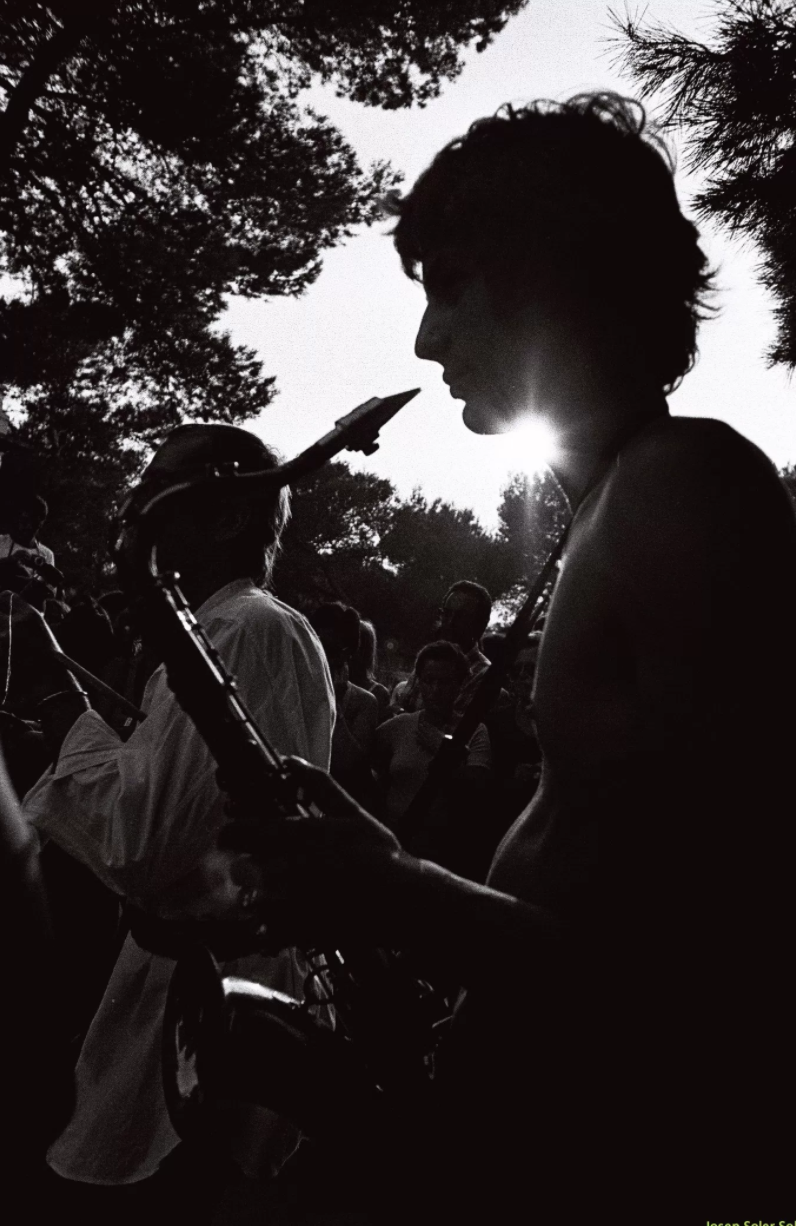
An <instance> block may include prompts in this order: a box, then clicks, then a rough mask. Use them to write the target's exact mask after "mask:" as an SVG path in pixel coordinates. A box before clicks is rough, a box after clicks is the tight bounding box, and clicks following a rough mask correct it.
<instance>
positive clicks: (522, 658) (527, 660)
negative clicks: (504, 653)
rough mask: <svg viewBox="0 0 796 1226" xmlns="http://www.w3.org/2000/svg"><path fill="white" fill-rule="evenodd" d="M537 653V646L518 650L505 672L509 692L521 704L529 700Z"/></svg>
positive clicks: (525, 703)
mask: <svg viewBox="0 0 796 1226" xmlns="http://www.w3.org/2000/svg"><path fill="white" fill-rule="evenodd" d="M538 654H539V649H538V646H536V645H534V646H533V647H524V648H523V649H522V651H520V652H518V654H517V657H516V659H515V660H514V663H513V664H512V666H511V668H510V669H509V671H508V673H507V674H506V686H507V688H508V690H509V693H510V694H511V696H512V697H513V698H514V699H515V701H516V702H517V703H519V704H521V705H528V704H529V703H530V701H531V691H532V689H533V679H534V676H535V675H536V659H537V656H538Z"/></svg>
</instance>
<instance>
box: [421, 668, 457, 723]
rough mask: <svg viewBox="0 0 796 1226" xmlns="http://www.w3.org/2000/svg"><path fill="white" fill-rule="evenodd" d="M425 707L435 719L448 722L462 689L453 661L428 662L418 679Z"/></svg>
mask: <svg viewBox="0 0 796 1226" xmlns="http://www.w3.org/2000/svg"><path fill="white" fill-rule="evenodd" d="M417 680H418V684H419V686H420V693H421V695H422V697H423V706H424V707H425V709H426V711H428V713H429V715H430V716H431V717H432V718H433V719H439V720H441V721H447V720H449V719H450V717H451V715H452V714H453V704H454V703H455V701H456V697H457V695H458V693H459V690H460V689H461V681H460V679H459V670H458V669H457V667H456V664H455V663H454V662H453V660H426V661H425V662H424V664H423V667H422V668H421V670H420V672H419V674H418V677H417Z"/></svg>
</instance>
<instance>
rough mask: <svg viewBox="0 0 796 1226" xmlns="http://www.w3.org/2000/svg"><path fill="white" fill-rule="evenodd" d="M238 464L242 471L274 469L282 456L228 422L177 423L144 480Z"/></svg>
mask: <svg viewBox="0 0 796 1226" xmlns="http://www.w3.org/2000/svg"><path fill="white" fill-rule="evenodd" d="M233 463H236V464H237V465H238V468H239V470H240V471H241V472H257V471H259V470H260V469H263V468H273V467H274V466H275V465H276V464H277V463H278V458H277V456H276V455H275V454H274V452H273V451H271V450H270V448H268V447H266V445H265V443H263V442H262V441H261V440H260V439H259V438H257V436H256V435H254V434H251V433H250V432H249V431H248V430H242V429H241V428H240V426H229V425H226V424H225V423H215V422H214V423H212V424H206V425H205V424H202V425H199V424H196V423H191V424H190V425H183V426H177V428H176V429H174V430H172V431H171V433H170V434H169V435H168V436H167V438H166V439H165V440H164V442H162V443H161V444H160V446H159V447H158V449H157V451H156V452H155V454H154V455H153V457H152V459H151V460H150V462H149V464H148V465H147V466H146V468H145V469H144V472H143V475H142V478H141V479H142V481H146V482H149V481H152V480H155V481H158V480H160V479H163V478H169V479H171V478H174V477H188V476H190V475H191V474H192V473H197V474H198V473H199V472H200V471H201V470H202V469H203V468H205V467H206V466H207V465H208V464H233Z"/></svg>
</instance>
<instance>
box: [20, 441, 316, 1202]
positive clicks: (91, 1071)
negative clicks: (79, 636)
mask: <svg viewBox="0 0 796 1226" xmlns="http://www.w3.org/2000/svg"><path fill="white" fill-rule="evenodd" d="M229 462H236V463H237V464H238V466H239V469H240V470H242V471H257V470H260V469H264V468H271V467H273V466H274V465H275V463H276V457H275V456H274V454H273V453H272V452H271V451H270V450H269V448H267V447H266V446H265V445H264V444H263V443H261V442H260V441H259V440H258V439H257V438H256V437H255V436H254V435H252V434H250V433H249V432H248V431H245V430H242V429H239V428H237V427H234V426H229V425H184V426H180V427H178V428H177V429H176V430H174V431H173V432H172V433H171V434H170V435H169V436H168V438H167V439H166V440H165V442H164V443H163V444H162V446H161V447H160V448H159V449H158V450H157V451H156V453H155V456H154V458H153V459H152V461H151V463H150V464H149V466H148V467H147V469H146V470H145V472H144V474H143V477H142V480H141V486H140V488H141V489H142V490H143V491H156V490H157V489H158V488H161V487H166V486H168V485H169V484H172V483H173V482H174V481H175V480H178V479H181V478H187V477H190V476H191V475H192V474H193V473H197V474H198V473H200V472H201V471H202V469H203V468H204V467H205V466H206V465H208V464H213V465H219V464H224V463H229ZM288 513H289V496H288V492H287V490H284V489H283V490H278V491H275V492H272V493H267V494H263V495H261V496H258V497H257V498H256V499H255V500H253V501H248V500H247V501H233V500H227V501H223V500H216V499H213V500H208V499H206V498H205V499H204V500H202V501H199V500H192V499H191V498H190V496H189V497H188V499H187V500H186V501H181V502H180V503H179V505H177V506H175V507H174V508H173V509H172V510H170V511H169V512H168V514H167V517H166V519H165V522H164V523H163V524H162V527H161V530H160V532H159V536H158V562H159V565H160V567H161V569H163V570H176V571H178V572H179V575H180V585H181V588H182V590H183V592H184V594H185V595H186V597H187V598H188V600H189V601H190V603H191V605H192V607H193V609H194V610H195V612H196V616H197V618H198V620H199V622H200V623H201V624H202V625H203V626H204V628H205V630H206V632H207V633H208V635H209V637H210V639H211V640H212V642H213V644H214V646H215V647H216V649H217V650H218V652H219V653H220V655H221V658H222V660H223V661H224V663H225V665H226V666H227V668H228V669H229V670H230V672H231V673H233V674H234V675H235V677H236V678H237V683H238V686H239V689H240V692H241V695H242V697H243V700H244V702H245V703H246V704H247V706H248V707H249V709H250V711H251V712H252V714H253V716H254V718H255V720H256V721H257V723H258V725H259V726H260V728H261V729H262V730H263V731H264V733H265V735H266V736H267V737H268V738H269V739H270V740H271V742H272V743H273V744H274V745H275V747H276V748H277V749H278V750H279V751H281V752H282V753H292V754H298V755H300V756H301V757H302V758H305V759H307V760H308V761H310V762H313V763H315V764H316V765H318V766H320V767H323V768H328V765H329V758H330V746H331V735H332V728H333V723H334V696H333V689H332V684H331V679H330V675H329V670H328V667H327V664H326V660H325V657H324V653H323V650H322V648H321V646H320V643H319V641H318V639H317V637H316V635H315V634H314V632H313V631H312V629H311V628H310V627H309V625H308V623H307V622H306V621H305V619H304V618H303V617H302V616H301V615H300V614H299V613H297V612H295V611H294V610H293V609H291V608H289V607H288V606H287V605H285V604H283V603H282V602H281V601H279V600H277V599H276V598H275V597H274V596H273V595H272V593H271V592H270V591H268V587H267V585H268V580H269V578H270V574H271V569H272V566H273V562H274V557H275V554H276V552H277V549H278V546H279V538H280V534H281V532H282V529H283V527H284V525H285V522H286V520H287V517H288ZM18 629H19V630H20V631H21V634H19V635H18V653H19V654H18V659H17V660H16V661H15V664H16V666H17V670H18V673H20V672H21V673H22V674H23V676H22V679H21V680H22V682H23V683H24V685H25V688H26V691H27V693H28V697H29V701H30V702H32V703H33V704H34V705H35V707H36V713H37V716H38V718H39V719H40V720H41V722H42V725H43V727H44V731H45V735H46V736H47V737H48V738H49V740H50V744H51V746H52V748H53V752H54V753H55V754H56V755H57V756H56V760H55V763H54V765H53V767H52V768H51V769H50V770H48V771H47V772H46V773H45V774H44V775H43V776H42V777H41V779H39V781H38V782H37V783H36V784H35V786H34V787H33V788H32V789H31V791H30V792H29V793H28V795H27V797H26V798H25V812H26V815H27V817H28V819H29V820H30V821H31V822H32V823H33V824H34V825H35V826H37V827H38V829H39V831H40V832H41V834H42V836H43V837H48V838H52V839H54V840H55V841H56V842H57V843H58V844H59V845H60V846H61V847H62V848H63V849H64V850H65V851H67V852H68V853H69V854H70V855H72V856H74V857H75V858H76V859H78V860H80V861H81V862H82V863H83V864H85V865H87V866H88V867H89V868H90V869H92V871H93V872H94V873H95V874H96V875H97V876H98V877H99V879H100V880H101V881H103V882H104V883H105V884H106V885H107V886H109V887H110V888H111V889H112V890H115V891H116V892H117V893H118V894H121V895H124V896H125V897H126V898H127V899H128V900H130V901H131V902H132V903H133V904H134V905H135V907H137V908H140V909H141V910H143V911H145V912H147V913H148V914H150V915H154V916H157V917H162V918H165V919H169V920H174V919H177V920H180V919H185V918H190V917H197V918H207V917H218V918H223V917H224V916H225V915H229V914H234V912H235V908H236V905H237V904H238V903H239V898H238V887H236V886H235V885H234V884H233V882H232V880H231V877H230V874H229V871H228V866H227V860H225V859H224V858H223V857H222V856H221V855H220V853H218V852H217V851H216V850H215V842H216V835H217V832H218V829H219V827H220V826H221V825H222V823H223V821H224V806H225V797H224V795H223V794H222V792H221V791H220V790H219V786H218V783H217V780H216V764H215V762H214V760H213V758H212V757H211V755H210V752H209V750H208V749H207V747H206V745H205V743H204V741H203V740H202V738H201V736H200V735H199V733H198V732H197V730H196V728H195V727H194V725H193V723H192V722H191V720H190V718H189V717H188V716H187V715H186V714H185V713H184V712H183V710H182V709H181V707H180V706H179V705H178V703H177V700H176V698H175V697H174V695H173V693H172V692H171V690H170V689H169V685H168V681H167V677H166V672H165V668H164V666H163V665H161V666H160V667H159V668H157V669H156V671H155V672H154V673H153V675H152V677H151V678H150V680H149V682H148V684H147V688H146V691H145V693H144V697H143V700H142V706H143V709H144V710H145V711H146V712H147V715H146V719H145V720H144V721H143V722H142V723H141V724H140V725H139V726H138V728H137V729H136V731H134V732H133V734H132V735H131V736H130V737H129V739H128V740H127V741H126V742H124V743H123V742H122V741H121V740H120V739H119V737H118V736H117V734H116V733H115V732H114V731H112V730H111V729H110V728H109V727H108V726H107V724H105V723H104V721H103V720H102V719H101V718H100V716H99V715H98V714H97V712H96V711H94V710H92V709H91V708H90V707H89V703H88V700H87V697H86V696H85V694H83V693H82V692H81V691H80V688H79V687H78V685H77V683H76V682H75V681H74V679H73V678H72V677H71V675H70V674H68V673H66V672H65V670H64V669H63V666H61V665H59V664H58V662H57V661H54V660H53V659H52V657H51V655H50V654H49V652H48V650H47V648H48V644H47V643H46V642H45V638H46V630H45V629H44V627H43V623H42V624H41V625H40V626H39V625H36V626H33V627H32V626H30V625H29V624H25V625H20V626H19V628H18ZM37 636H38V637H37ZM18 683H20V679H19V676H18V678H17V681H16V682H15V684H18ZM76 953H78V954H79V951H76ZM258 965H259V974H260V976H261V978H262V979H263V982H266V983H268V984H270V985H271V986H273V987H278V988H280V989H282V990H286V991H294V992H296V991H298V992H299V993H300V988H301V974H302V968H301V964H300V961H299V960H298V957H297V955H295V953H294V952H293V951H287V952H284V953H283V954H281V955H280V956H279V957H278V958H272V959H259V961H258ZM173 968H174V961H173V960H172V959H171V958H169V957H165V956H160V955H159V954H156V953H152V952H148V951H147V950H145V949H143V948H141V947H139V945H138V944H137V943H136V941H135V940H134V939H133V937H132V935H128V936H127V938H126V940H125V943H124V946H123V948H122V950H121V953H120V955H119V958H118V961H117V963H116V966H115V968H114V970H113V973H112V975H111V979H110V982H109V984H108V987H107V990H106V993H105V996H104V998H103V1000H102V1003H101V1004H100V1007H99V1010H98V1012H97V1013H96V1015H95V1017H94V1020H93V1022H92V1024H91V1026H90V1028H89V1031H88V1034H87V1036H86V1039H85V1041H84V1044H83V1047H82V1050H81V1053H80V1058H79V1061H78V1064H77V1070H76V1078H77V1105H76V1109H75V1112H74V1114H73V1117H72V1119H71V1121H70V1123H69V1125H68V1127H67V1128H66V1129H65V1131H64V1132H63V1133H62V1135H61V1136H60V1137H59V1138H58V1140H57V1141H56V1142H55V1143H54V1144H53V1145H52V1147H51V1149H50V1151H49V1154H48V1161H49V1164H50V1166H51V1168H52V1170H53V1171H55V1173H56V1174H57V1175H58V1176H60V1177H61V1181H60V1182H59V1184H58V1185H55V1186H56V1187H57V1188H58V1189H59V1190H60V1192H61V1193H62V1194H63V1193H64V1192H66V1193H68V1194H69V1195H72V1196H73V1203H74V1206H75V1207H78V1204H79V1202H78V1201H74V1196H76V1195H77V1196H82V1197H83V1201H84V1202H85V1203H82V1204H79V1207H80V1209H81V1212H82V1213H83V1216H84V1220H93V1218H92V1217H91V1212H92V1210H93V1211H94V1212H96V1213H97V1215H98V1216H99V1215H100V1214H102V1213H107V1212H111V1213H115V1214H118V1212H119V1211H120V1208H122V1206H123V1203H126V1202H125V1201H124V1197H121V1199H120V1196H119V1194H118V1192H117V1193H116V1194H109V1193H108V1192H107V1190H105V1191H100V1192H99V1193H98V1194H97V1193H91V1192H90V1191H89V1193H86V1192H85V1191H83V1192H80V1191H79V1190H77V1191H76V1190H75V1189H74V1188H71V1189H70V1188H69V1187H68V1186H67V1185H65V1184H64V1183H63V1181H64V1180H70V1181H78V1182H79V1183H80V1184H83V1185H103V1186H104V1187H105V1189H107V1187H108V1186H111V1187H114V1188H117V1189H118V1187H119V1185H139V1187H138V1189H136V1188H134V1189H133V1191H132V1193H130V1194H128V1196H127V1202H129V1203H130V1204H134V1205H135V1206H136V1212H138V1213H140V1212H144V1211H146V1212H150V1211H151V1210H152V1208H153V1206H157V1207H158V1210H160V1209H161V1208H162V1209H164V1210H166V1209H168V1206H169V1205H170V1204H171V1200H170V1198H171V1197H172V1196H173V1195H177V1194H178V1195H179V1203H180V1207H181V1209H182V1210H187V1211H188V1212H189V1213H190V1217H191V1219H192V1220H193V1221H201V1220H205V1219H204V1217H203V1216H202V1215H203V1214H204V1213H208V1212H209V1211H210V1206H211V1205H212V1203H213V1192H214V1190H215V1189H214V1187H213V1180H214V1178H216V1175H217V1174H218V1172H214V1171H213V1169H212V1168H213V1163H212V1162H210V1163H208V1162H207V1161H205V1158H204V1156H203V1157H202V1158H201V1160H200V1161H198V1162H197V1161H192V1159H191V1154H190V1147H186V1146H185V1145H184V1144H183V1145H180V1146H179V1147H178V1137H177V1135H176V1133H175V1132H174V1130H173V1128H172V1126H171V1123H170V1120H169V1117H168V1114H167V1111H166V1106H165V1102H164V1099H163V1092H162V1087H161V1068H160V1042H161V1018H162V1011H163V1005H164V1002H165V998H166V991H167V988H168V983H169V979H170V976H171V973H172V970H173ZM259 1135H260V1138H261V1142H262V1146H263V1154H262V1155H260V1156H259V1158H258V1159H257V1161H258V1162H259V1163H260V1167H261V1169H262V1167H264V1168H265V1169H266V1170H267V1169H270V1168H278V1166H279V1164H280V1162H281V1161H282V1160H283V1159H284V1157H285V1156H287V1154H288V1153H289V1152H290V1151H291V1149H292V1148H294V1147H295V1144H296V1141H297V1134H295V1133H294V1132H293V1130H292V1129H291V1128H289V1127H288V1126H287V1125H285V1124H284V1122H283V1121H280V1120H278V1119H277V1118H276V1117H272V1118H270V1119H266V1120H265V1122H264V1124H263V1126H262V1128H261V1129H260V1130H259ZM175 1150H176V1152H175V1153H173V1154H172V1151H175ZM170 1154H171V1155H172V1157H171V1158H170V1159H169V1161H168V1162H166V1165H165V1166H164V1167H162V1168H161V1163H163V1162H164V1160H166V1159H167V1158H168V1157H169V1155H170ZM251 1161H252V1162H254V1161H255V1159H254V1158H252V1159H251ZM159 1168H160V1169H159ZM219 1170H220V1172H221V1176H223V1174H224V1167H223V1164H220V1166H219ZM156 1172H157V1174H156ZM221 1176H220V1177H221ZM142 1181H148V1182H147V1183H146V1184H145V1185H143V1188H142V1186H141V1185H142ZM147 1189H151V1195H150V1192H149V1191H148V1190H147ZM186 1197H189V1198H190V1199H189V1200H187V1199H186ZM63 1203H66V1202H63Z"/></svg>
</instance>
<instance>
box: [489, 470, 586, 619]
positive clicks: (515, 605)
mask: <svg viewBox="0 0 796 1226" xmlns="http://www.w3.org/2000/svg"><path fill="white" fill-rule="evenodd" d="M569 516H570V510H569V506H568V504H567V501H566V498H565V497H564V494H563V492H562V490H561V486H560V485H559V484H558V482H557V481H556V479H555V477H554V476H553V475H552V473H551V472H550V470H549V469H547V468H546V469H543V470H542V471H541V472H538V473H534V474H533V476H528V475H527V474H524V473H516V474H515V475H514V477H512V479H511V481H510V482H509V483H508V485H507V486H506V488H505V489H504V490H503V498H502V501H501V503H500V507H499V508H498V519H499V528H498V542H499V545H500V547H501V548H502V549H503V550H504V551H505V553H506V554H507V559H508V560H507V566H508V567H509V569H510V571H511V572H512V573H513V574H514V576H515V580H514V583H513V585H512V586H511V587H510V588H509V589H508V590H507V591H506V593H505V594H504V595H503V599H502V602H501V603H502V604H503V607H504V609H505V611H506V616H507V619H510V618H511V617H512V616H513V615H514V613H516V612H517V610H518V609H519V607H520V605H521V604H522V602H523V600H524V599H525V596H526V595H527V592H528V589H529V587H530V585H531V584H532V583H533V581H534V580H535V578H536V576H537V575H538V574H539V572H540V571H541V569H542V567H543V565H544V563H545V562H546V560H547V558H548V555H549V554H550V552H551V551H552V549H553V546H554V545H555V543H556V541H557V540H558V538H559V536H560V535H561V533H562V532H563V530H564V528H565V526H566V524H567V521H568V519H569Z"/></svg>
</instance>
